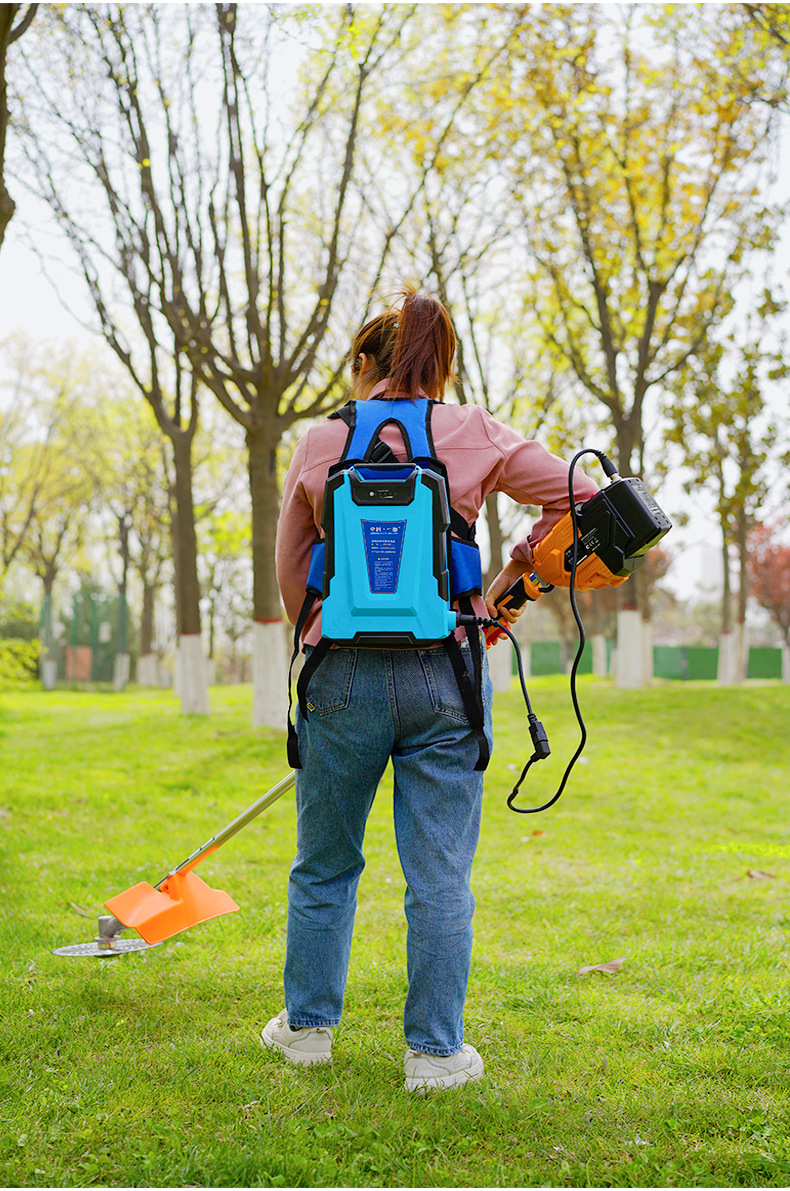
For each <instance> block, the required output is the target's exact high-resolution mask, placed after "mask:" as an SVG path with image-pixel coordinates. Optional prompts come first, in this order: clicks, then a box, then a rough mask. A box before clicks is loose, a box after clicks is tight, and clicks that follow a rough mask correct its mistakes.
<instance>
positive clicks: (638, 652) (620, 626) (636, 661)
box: [615, 608, 645, 690]
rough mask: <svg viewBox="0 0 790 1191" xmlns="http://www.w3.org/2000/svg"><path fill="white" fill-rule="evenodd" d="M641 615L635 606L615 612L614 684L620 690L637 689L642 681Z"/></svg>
mask: <svg viewBox="0 0 790 1191" xmlns="http://www.w3.org/2000/svg"><path fill="white" fill-rule="evenodd" d="M642 637H643V633H642V615H641V613H640V612H639V611H638V610H637V609H636V608H622V609H621V610H620V611H619V612H618V613H617V665H616V669H615V681H616V685H617V686H618V687H619V688H620V689H621V690H638V689H639V688H640V687H641V686H642V685H643V682H644V653H645V651H644V644H643V640H642Z"/></svg>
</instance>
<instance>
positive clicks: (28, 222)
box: [0, 127, 790, 600]
mask: <svg viewBox="0 0 790 1191" xmlns="http://www.w3.org/2000/svg"><path fill="white" fill-rule="evenodd" d="M11 135H13V133H11ZM788 150H790V129H788V128H787V127H786V129H785V133H784V138H783V144H782V146H781V150H780V159H779V162H778V175H779V178H778V183H777V193H776V196H775V197H783V198H785V199H790V161H788V159H789V158H790V151H788ZM6 184H7V185H8V186H9V189H10V190H11V192H12V195H13V197H14V198H15V200H16V202H17V206H18V212H17V215H16V216H15V218H14V219H13V220H12V221H11V223H10V225H9V227H8V230H7V232H6V236H5V240H4V243H3V245H2V249H0V342H2V340H3V339H5V338H6V336H7V335H9V334H13V333H15V332H17V333H22V334H24V335H25V336H26V337H27V338H28V339H30V340H31V341H32V342H33V343H36V342H47V343H50V342H62V341H65V340H69V339H72V340H76V341H78V342H80V343H84V344H85V346H86V348H88V347H91V346H99V347H100V346H101V344H102V341H101V340H100V339H99V337H98V336H96V335H95V334H91V333H90V332H89V331H88V330H87V329H86V326H87V325H90V324H92V323H94V322H95V320H94V316H93V312H92V308H91V305H90V303H89V300H88V298H87V295H86V292H85V289H84V286H83V284H82V282H81V279H80V278H79V277H78V276H77V275H76V273H75V272H74V270H73V267H71V268H70V267H69V266H68V265H67V264H66V263H65V262H66V261H68V259H69V258H68V254H67V252H65V251H64V254H63V256H62V258H61V259H60V260H59V259H58V256H57V254H56V253H55V246H56V244H57V238H56V237H55V236H53V235H52V225H51V223H50V220H49V216H48V213H47V211H46V209H45V208H43V207H41V206H40V205H39V204H37V202H36V201H35V200H34V199H33V198H32V197H31V196H29V195H27V194H26V193H25V192H24V190H23V189H22V188H21V186H20V185H18V184H16V185H15V184H14V179H13V177H7V178H6ZM47 224H49V228H47ZM34 244H37V246H38V248H39V249H40V251H41V252H43V253H44V254H45V255H46V257H47V264H46V270H45V268H44V267H43V265H42V261H41V260H40V257H39V253H37V252H36V250H35V249H34ZM776 259H777V261H779V262H781V261H782V259H785V260H787V259H790V227H789V228H788V230H787V232H786V234H785V235H784V237H783V240H782V243H781V245H780V247H779V249H778V251H777V254H776ZM786 277H787V270H786V269H785V270H784V279H785V280H786ZM789 321H790V320H789ZM788 330H790V327H789V328H788ZM107 350H109V349H107ZM782 399H783V400H784V398H782ZM785 406H786V402H785ZM788 412H789V411H788V410H787V408H785V411H784V413H785V416H787V413H788ZM579 445H580V446H590V445H592V446H596V445H597V444H595V443H582V444H579ZM655 495H656V496H657V498H658V499H659V501H660V502H661V503H662V504H663V505H664V507H665V508H666V511H667V513H668V514H669V515H670V516H672V515H673V512H675V511H676V510H678V509H681V508H682V509H684V510H685V512H686V513H687V514H688V515H689V518H690V520H689V524H688V525H687V526H684V527H682V528H681V527H677V526H676V527H675V528H674V529H673V531H672V533H671V534H670V535H669V536H668V537H667V539H666V540H665V543H664V544H665V545H666V546H667V548H669V549H670V552H671V553H672V554H673V555H674V561H673V565H672V568H671V570H670V572H669V574H668V575H667V578H666V580H665V582H666V585H667V586H669V587H670V588H671V590H672V591H673V592H674V594H675V595H676V596H678V597H679V598H680V599H683V600H712V599H715V598H716V596H717V595H718V593H719V591H720V587H721V574H722V567H721V558H720V548H719V544H718V540H719V530H718V526H717V523H716V520H715V518H714V517H713V516H712V515H711V514H710V512H709V511H707V510H709V509H710V501H709V500H708V499H707V498H704V497H699V498H698V499H689V498H688V497H686V496H685V495H684V494H683V493H682V491H681V486H680V484H679V483H678V482H677V481H676V480H675V481H673V479H672V478H671V477H670V480H669V482H668V483H667V484H666V486H664V487H662V489H661V491H660V492H656V493H655Z"/></svg>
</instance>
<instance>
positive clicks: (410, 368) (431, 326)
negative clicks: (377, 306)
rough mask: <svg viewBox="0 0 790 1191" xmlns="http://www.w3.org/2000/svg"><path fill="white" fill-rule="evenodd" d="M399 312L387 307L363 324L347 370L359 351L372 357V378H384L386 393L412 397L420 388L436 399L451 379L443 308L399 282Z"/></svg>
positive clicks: (449, 335) (449, 328)
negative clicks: (385, 380)
mask: <svg viewBox="0 0 790 1191" xmlns="http://www.w3.org/2000/svg"><path fill="white" fill-rule="evenodd" d="M400 296H401V298H402V304H401V307H400V310H398V309H397V307H396V306H394V305H393V306H391V307H390V308H389V310H387V311H385V312H384V314H380V315H378V316H377V317H376V318H374V319H371V321H370V322H369V323H366V324H365V326H364V327H363V328H362V330H361V331H360V332H359V334H358V335H357V337H356V339H355V341H354V346H353V348H352V354H353V364H352V372H354V373H355V374H356V373H358V372H359V367H360V365H359V357H360V354H361V353H362V352H364V353H365V354H366V355H367V356H369V357H372V364H374V367H375V373H374V374H373V375H374V379H375V380H377V381H378V380H384V378H385V377H389V378H390V392H391V394H392V395H393V396H394V395H395V394H396V393H403V394H405V395H407V396H409V397H411V398H412V400H413V399H414V398H416V397H418V396H419V394H420V391H422V392H424V393H426V394H427V396H428V397H431V398H433V399H434V400H438V401H441V400H442V398H443V396H444V391H445V389H446V388H447V385H448V384H449V383H450V382H451V381H453V380H454V379H455V375H454V372H453V361H454V359H455V349H456V342H457V341H456V336H455V331H454V330H453V324H452V323H451V321H450V316H449V315H448V313H447V311H446V310H445V308H444V306H443V305H442V304H441V302H439V301H438V300H437V299H436V298H434V297H432V296H431V295H430V294H426V293H422V292H420V291H418V290H417V288H416V286H413V285H408V286H404V288H403V290H402V291H401V295H400Z"/></svg>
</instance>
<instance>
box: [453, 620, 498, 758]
mask: <svg viewBox="0 0 790 1191" xmlns="http://www.w3.org/2000/svg"><path fill="white" fill-rule="evenodd" d="M442 644H443V645H444V650H445V653H446V654H447V656H448V658H449V659H450V664H451V666H452V668H453V673H454V674H455V681H456V682H457V683H458V690H459V691H460V692H461V701H462V703H463V705H464V711H465V712H466V718H467V719H468V720H469V727H470V728H471V729H472V731H473V732H474V734H475V736H476V737H477V763H476V764H475V769H476V770H481V769H486V768H487V767H488V762H489V761H490V760H491V750H490V748H489V747H488V737H487V736H486V734H485V716H484V713H483V689H482V664H481V667H480V674H481V681H480V684H479V686H477V666H476V665H475V655H474V653H473V654H472V666H473V671H474V673H475V685H474V686H473V685H472V679H471V678H470V677H469V671H468V670H467V668H466V663H465V662H464V656H463V654H462V653H461V646H460V645H459V644H458V642H457V641H456V639H455V637H454V635H453V634H452V633H451V634H450V636H449V637H445V639H444V641H443V642H442ZM470 648H473V646H472V645H471V641H470ZM475 686H477V689H475Z"/></svg>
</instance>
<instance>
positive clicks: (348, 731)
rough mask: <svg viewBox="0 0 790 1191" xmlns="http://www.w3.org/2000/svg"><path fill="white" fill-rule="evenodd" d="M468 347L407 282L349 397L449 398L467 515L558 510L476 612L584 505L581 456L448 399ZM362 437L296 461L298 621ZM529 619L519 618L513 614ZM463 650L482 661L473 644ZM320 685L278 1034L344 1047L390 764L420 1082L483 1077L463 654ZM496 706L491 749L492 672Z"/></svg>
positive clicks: (312, 440) (280, 564) (442, 431)
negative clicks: (472, 976)
mask: <svg viewBox="0 0 790 1191" xmlns="http://www.w3.org/2000/svg"><path fill="white" fill-rule="evenodd" d="M455 349H456V338H455V333H454V331H453V327H452V324H451V322H450V319H449V316H448V314H447V312H446V310H445V309H444V307H443V306H442V305H441V303H440V302H438V301H437V300H436V299H435V298H433V297H431V296H430V295H427V294H424V293H419V292H416V291H415V290H414V289H413V288H411V287H409V288H407V289H406V290H404V292H403V293H402V295H401V301H400V304H399V305H396V306H393V307H391V308H390V309H388V310H387V311H385V312H384V313H383V314H381V315H379V316H378V317H376V318H374V319H372V320H371V321H370V322H368V323H366V324H365V326H364V327H363V328H362V329H361V331H360V332H359V334H358V335H357V337H356V339H355V341H354V345H353V348H352V352H351V360H352V389H351V396H352V398H353V399H354V400H355V401H365V400H376V399H377V398H380V397H382V396H384V395H386V397H387V399H388V400H391V399H394V398H402V399H403V400H404V401H408V400H409V399H410V398H416V397H425V396H427V397H429V398H431V399H432V400H433V401H434V402H435V403H436V404H434V405H432V406H431V415H430V416H431V431H432V436H433V443H434V450H435V455H436V457H438V458H439V459H440V460H441V461H442V462H443V463H444V464H445V466H446V469H447V478H448V485H449V492H450V499H451V503H452V507H453V508H454V509H455V510H456V512H457V513H460V514H461V516H462V517H463V518H464V519H465V520H466V522H467V523H468V524H470V525H471V524H472V523H474V521H475V520H476V518H477V516H478V514H479V512H480V510H481V508H482V507H483V505H484V503H485V499H486V497H487V496H488V495H489V493H491V492H504V493H506V494H507V495H508V496H510V497H512V498H513V499H514V500H517V501H519V502H520V503H521V504H527V505H540V506H542V510H543V515H542V516H541V518H540V520H539V521H538V522H537V523H536V524H535V526H534V527H533V530H532V533H531V534H530V535H529V537H528V538H526V539H525V540H524V541H522V542H519V543H518V544H517V545H516V546H515V547H514V549H513V550H512V552H511V558H510V561H509V562H508V563H507V565H506V566H505V567H504V569H503V570H502V571H501V572H500V574H499V575H498V576H497V578H496V579H495V580H494V582H493V584H492V585H491V587H490V589H489V591H488V592H487V593H486V600H485V603H484V602H483V600H482V597H480V596H477V597H475V598H474V601H473V603H474V606H475V612H476V614H477V615H480V616H485V615H495V613H496V609H495V603H496V600H497V599H499V598H500V597H501V595H502V594H503V593H504V592H505V591H506V590H507V588H508V587H509V586H510V585H511V584H512V583H513V582H514V581H515V580H516V579H517V578H518V577H519V576H520V575H521V574H523V573H524V572H525V571H529V570H530V569H531V566H530V563H531V549H532V546H533V545H534V544H535V543H536V542H538V541H539V540H540V539H541V537H543V536H544V535H545V534H546V533H547V532H548V531H549V530H550V529H551V528H552V526H553V525H555V524H556V522H557V521H559V520H560V518H561V517H562V516H563V515H564V514H565V513H566V512H567V511H568V466H567V464H565V463H564V462H563V461H562V460H560V459H558V458H556V457H555V456H553V455H550V454H549V453H548V452H547V451H546V450H545V449H544V448H543V447H542V446H540V444H538V443H537V442H528V441H526V440H525V439H523V438H522V437H521V435H520V434H518V433H517V432H516V431H515V430H513V429H511V428H510V427H508V426H505V425H503V424H502V423H500V422H497V421H496V420H495V419H494V418H493V417H491V415H490V414H488V413H487V412H486V411H485V410H483V409H481V408H480V407H479V406H473V405H466V406H459V405H444V404H443V403H442V402H443V397H444V393H445V390H446V388H447V386H448V384H449V383H450V382H451V380H452V379H453V361H454V357H455ZM347 433H348V427H347V425H346V422H344V421H343V419H342V418H337V417H335V418H332V417H330V418H328V419H327V420H325V421H324V422H322V423H320V424H319V425H316V426H314V427H312V428H311V429H310V430H308V432H307V433H306V434H305V435H304V437H303V438H302V439H301V440H300V442H299V443H298V445H297V447H296V450H295V451H294V455H293V460H292V462H291V465H290V467H289V469H288V475H287V478H286V482H285V490H284V493H283V502H282V509H281V513H280V520H279V524H278V530H277V578H278V582H279V585H280V590H281V593H282V597H283V601H284V603H285V607H286V610H287V612H288V616H289V618H290V619H291V621H292V622H293V623H294V624H295V623H296V621H297V617H298V615H299V611H300V608H301V606H302V602H303V599H304V595H305V584H306V580H307V573H308V567H309V562H310V553H311V549H312V546H313V544H314V543H315V542H316V540H317V539H318V537H319V536H320V525H321V510H322V504H323V497H324V486H325V483H326V479H327V474H328V471H329V468H330V466H331V465H332V464H334V463H336V462H337V461H338V460H339V459H340V457H341V455H342V453H343V450H344V446H345V442H346V437H347ZM380 438H381V439H382V441H383V442H384V443H385V444H386V445H387V446H388V447H390V448H391V450H392V451H393V452H394V454H395V456H396V457H397V459H398V460H403V459H404V458H405V457H406V452H405V447H404V443H403V439H402V436H401V434H400V431H399V430H398V429H397V428H396V427H395V426H393V425H387V426H384V428H383V429H382V430H381V432H380ZM577 491H578V496H579V499H580V500H584V499H586V498H587V497H588V496H591V495H592V494H593V492H594V491H595V486H594V485H593V484H592V483H591V482H590V481H589V480H587V478H586V477H583V476H581V475H580V476H579V478H578V481H577ZM515 618H516V614H508V615H507V619H508V621H511V622H512V621H513V620H515ZM462 636H463V634H462V633H459V638H462ZM320 638H321V610H320V602H319V603H318V606H317V607H316V608H314V610H313V612H312V613H311V615H310V617H309V618H308V620H307V622H306V624H305V626H304V630H303V632H302V646H303V648H304V649H305V650H306V651H307V652H310V650H311V649H312V648H313V647H314V646H315V645H316V644H317V642H318V641H319V640H320ZM462 650H464V656H465V658H466V664H467V668H468V669H470V670H471V661H470V660H469V654H470V650H469V646H468V643H467V642H466V641H464V642H463V644H462ZM484 652H485V651H483V653H484ZM307 693H308V697H309V702H308V706H309V708H310V713H309V716H308V717H307V718H304V717H302V716H301V714H300V712H298V711H297V720H296V728H297V735H298V740H299V753H300V758H301V765H302V768H301V769H300V770H297V777H296V803H297V812H298V819H297V843H298V848H297V855H296V859H295V860H294V863H293V866H292V868H291V873H290V877H289V887H288V933H287V946H286V961H285V980H284V982H285V1003H286V1008H285V1009H284V1010H283V1011H282V1012H281V1013H280V1014H279V1015H278V1016H277V1017H275V1018H273V1019H272V1020H271V1021H270V1022H269V1023H268V1024H267V1025H266V1027H265V1028H264V1030H263V1032H262V1035H261V1038H262V1041H263V1043H264V1045H266V1046H268V1047H271V1048H274V1049H275V1050H277V1051H279V1052H280V1053H281V1054H283V1055H284V1057H285V1058H287V1059H288V1060H289V1061H291V1062H293V1063H299V1064H311V1063H321V1062H328V1061H329V1060H330V1058H331V1045H332V1029H333V1028H334V1027H335V1026H337V1025H338V1023H339V1022H340V1018H341V1013H342V1007H343V995H344V990H345V984H346V976H347V969H348V961H349V952H350V948H351V936H352V930H353V924H354V912H355V908H356V891H357V884H358V881H359V877H360V875H361V872H362V869H363V867H364V857H363V853H362V843H363V837H364V832H365V824H366V821H367V817H368V813H369V811H370V808H371V805H372V802H373V798H374V796H375V793H376V788H377V786H378V784H379V781H380V779H381V776H382V774H383V772H384V769H385V768H386V765H387V763H388V761H389V760H390V759H391V760H392V765H393V770H394V821H395V834H396V840H397V846H398V853H399V857H400V862H401V866H402V868H403V874H404V877H405V879H406V897H405V911H406V919H407V923H408V935H407V973H408V983H409V989H408V995H407V998H406V1004H405V1010H404V1027H405V1035H406V1041H407V1043H408V1046H409V1050H408V1051H407V1053H406V1057H405V1060H404V1066H405V1072H406V1084H405V1086H406V1088H407V1089H408V1090H424V1089H425V1088H431V1087H435V1088H445V1087H452V1086H454V1085H456V1084H460V1083H464V1082H466V1081H468V1080H474V1079H479V1078H480V1077H481V1076H482V1074H483V1060H482V1059H481V1057H480V1055H479V1054H478V1053H477V1051H476V1050H475V1049H474V1047H473V1046H471V1045H470V1044H469V1043H465V1042H464V1038H463V1006H464V1000H465V997H466V988H467V982H468V978H469V969H470V960H471V950H472V915H473V912H474V906H475V901H474V897H473V895H472V892H471V889H470V876H471V869H472V861H473V859H474V854H475V849H476V846H477V841H478V834H479V828H480V811H481V803H482V794H483V773H482V772H481V771H480V769H479V767H478V768H476V764H477V762H478V757H479V752H478V743H479V742H478V740H477V739H476V737H475V733H474V732H473V731H472V729H471V727H470V724H469V720H468V719H467V716H466V713H465V711H464V704H463V702H462V700H461V696H460V693H459V690H458V685H457V682H456V678H455V675H454V673H453V670H452V666H451V664H450V660H449V658H448V656H447V654H446V653H445V652H444V650H442V649H431V648H428V649H419V648H413V649H410V648H401V649H379V648H355V649H348V648H339V647H338V648H333V649H331V650H330V651H329V653H328V655H327V656H326V658H325V660H324V661H323V662H322V664H321V666H320V667H319V668H318V669H317V670H316V672H315V674H314V675H313V677H312V678H311V679H310V683H309V686H308V692H307ZM483 704H484V730H485V735H486V737H487V739H488V743H489V746H490V745H491V743H492V732H491V684H490V682H489V680H488V674H487V670H485V671H484V681H483ZM478 735H479V733H478Z"/></svg>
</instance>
